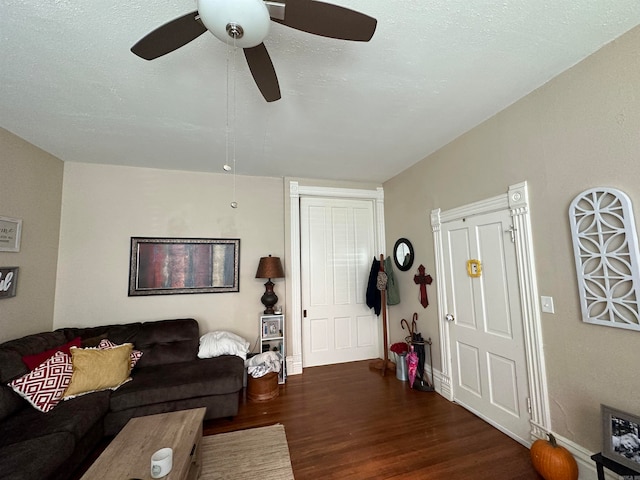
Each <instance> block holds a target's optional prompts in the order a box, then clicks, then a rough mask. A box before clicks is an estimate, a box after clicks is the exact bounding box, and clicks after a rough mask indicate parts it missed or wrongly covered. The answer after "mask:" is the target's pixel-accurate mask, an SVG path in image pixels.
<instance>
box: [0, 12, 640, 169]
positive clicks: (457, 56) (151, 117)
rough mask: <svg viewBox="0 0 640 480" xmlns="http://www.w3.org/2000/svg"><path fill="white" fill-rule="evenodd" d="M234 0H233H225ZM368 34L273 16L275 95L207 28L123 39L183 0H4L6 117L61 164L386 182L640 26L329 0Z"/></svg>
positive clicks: (595, 17) (592, 15) (627, 16)
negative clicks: (317, 29)
mask: <svg viewBox="0 0 640 480" xmlns="http://www.w3.org/2000/svg"><path fill="white" fill-rule="evenodd" d="M230 1H232V0H230ZM333 3H336V4H339V5H342V6H345V7H348V8H352V9H354V10H359V11H361V12H363V13H366V14H367V15H370V16H372V17H375V18H377V20H378V28H377V30H376V33H375V34H374V36H373V39H372V40H371V41H370V42H368V43H359V42H347V41H341V40H333V39H327V38H322V37H317V36H314V35H310V34H307V33H303V32H299V31H296V30H292V29H290V28H287V27H285V26H282V25H279V24H276V23H274V22H271V30H270V33H269V35H268V37H267V38H266V40H265V42H264V43H265V45H266V46H267V49H268V50H269V53H270V55H271V59H272V61H273V64H274V66H275V69H276V72H277V74H278V79H279V82H280V89H281V91H282V99H281V100H279V101H277V102H273V103H266V102H265V101H264V99H263V98H262V96H261V95H260V93H259V91H258V89H257V88H256V86H255V84H254V83H253V80H252V78H251V75H250V73H249V69H248V68H247V65H246V63H245V60H244V56H243V55H242V52H239V53H238V55H237V58H236V62H235V78H236V80H235V84H236V92H235V95H231V102H230V105H231V107H230V109H229V110H230V114H229V118H230V121H229V122H228V121H227V73H226V65H227V58H228V57H229V59H230V60H229V62H230V65H231V72H232V73H233V71H234V67H233V65H234V60H233V59H234V55H233V52H231V53H229V51H228V49H227V46H226V45H225V44H223V43H222V42H220V41H219V40H217V39H216V38H215V37H213V36H212V35H211V34H209V33H205V34H204V35H202V36H201V37H199V38H198V39H197V40H195V41H193V42H191V43H190V44H188V45H186V46H184V47H182V48H180V49H178V50H176V51H175V52H172V53H170V54H168V55H166V56H164V57H161V58H159V59H156V60H153V61H151V62H148V61H146V60H142V59H140V58H138V57H137V56H135V55H133V54H132V53H131V52H130V51H129V49H130V47H131V46H132V45H133V44H134V43H135V42H137V41H138V40H139V39H140V38H141V37H143V36H144V35H146V34H147V33H148V32H150V31H151V30H153V29H154V28H156V27H158V26H160V25H161V24H163V23H166V22H167V21H169V20H172V19H173V18H175V17H178V16H180V15H183V14H185V13H187V12H189V11H193V10H195V9H196V6H195V2H194V1H191V0H154V1H151V0H127V1H126V2H125V1H121V2H118V1H106V0H100V1H86V0H84V1H81V0H55V1H52V0H3V1H2V2H0V41H1V42H2V46H1V47H0V127H3V128H5V129H7V130H9V131H11V132H13V133H15V134H16V135H18V136H20V137H22V138H24V139H25V140H27V141H29V142H31V143H33V144H35V145H37V146H38V147H40V148H42V149H44V150H46V151H48V152H50V153H52V154H53V155H55V156H57V157H59V158H60V159H62V160H65V161H74V162H96V163H105V164H118V165H133V166H143V167H155V168H168V169H176V170H193V171H205V172H222V165H223V164H224V163H225V158H226V150H227V149H226V145H227V142H226V141H225V138H226V137H227V136H226V134H225V132H226V131H227V129H226V125H227V123H230V124H232V125H233V123H234V122H233V112H234V111H235V112H236V122H235V125H236V127H235V129H233V130H232V131H231V133H230V134H229V136H228V138H229V141H228V144H229V151H230V153H229V155H230V158H231V157H232V156H233V151H234V149H235V152H236V155H235V156H236V160H237V162H236V166H237V172H238V173H239V174H246V175H260V176H298V177H309V178H326V179H348V180H360V181H372V182H382V181H385V180H387V179H389V178H391V177H393V176H394V175H396V174H397V173H399V172H401V171H402V170H404V169H405V168H407V167H409V166H410V165H412V164H414V163H416V162H417V161H419V160H421V159H422V158H424V157H425V156H427V155H428V154H430V153H432V152H434V151H435V150H437V149H438V148H440V147H442V146H443V145H445V144H446V143H448V142H450V141H451V140H453V139H454V138H456V137H457V136H459V135H460V134H462V133H464V132H465V131H467V130H469V129H471V128H472V127H474V126H475V125H477V124H478V123H480V122H482V121H483V120H485V119H487V118H489V117H490V116H492V115H494V114H495V113H497V112H499V111H500V110H502V109H503V108H505V107H507V106H508V105H510V104H511V103H513V102H515V101H516V100H518V99H519V98H521V97H523V96H524V95H526V94H527V93H529V92H531V91H532V90H534V89H535V88H537V87H539V86H541V85H542V84H544V83H545V82H547V81H548V80H549V79H551V78H553V77H554V76H556V75H557V74H559V73H560V72H562V71H563V70H566V69H567V68H569V67H571V66H572V65H574V64H576V63H577V62H579V61H580V60H581V59H583V58H585V57H586V56H588V55H589V54H591V53H593V52H594V51H596V50H597V49H599V48H600V47H601V46H603V45H604V44H606V43H608V42H609V41H611V40H613V39H614V38H616V37H618V36H619V35H621V34H622V33H624V32H626V31H627V30H629V29H631V28H633V27H634V26H636V25H638V24H639V23H640V2H638V0H562V1H558V0H554V1H551V0H546V1H543V0H502V1H489V0H431V1H426V0H339V1H335V2H333Z"/></svg>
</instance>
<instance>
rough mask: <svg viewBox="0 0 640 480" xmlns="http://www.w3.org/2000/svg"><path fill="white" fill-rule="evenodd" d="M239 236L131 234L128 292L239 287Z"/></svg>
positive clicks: (234, 289)
mask: <svg viewBox="0 0 640 480" xmlns="http://www.w3.org/2000/svg"><path fill="white" fill-rule="evenodd" d="M239 273H240V239H239V238H155V237H131V255H130V261H129V296H130V297H131V296H145V295H176V294H192V293H227V292H239V291H240V275H239Z"/></svg>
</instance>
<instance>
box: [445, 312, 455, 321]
mask: <svg viewBox="0 0 640 480" xmlns="http://www.w3.org/2000/svg"><path fill="white" fill-rule="evenodd" d="M444 319H445V320H446V321H447V322H453V321H454V320H455V318H454V316H453V315H452V314H450V313H447V314H446V315H445V316H444Z"/></svg>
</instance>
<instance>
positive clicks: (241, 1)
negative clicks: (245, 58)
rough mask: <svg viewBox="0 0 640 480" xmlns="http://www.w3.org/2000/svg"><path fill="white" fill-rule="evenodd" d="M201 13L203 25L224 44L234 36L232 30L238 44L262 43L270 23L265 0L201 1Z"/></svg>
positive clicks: (252, 44)
mask: <svg viewBox="0 0 640 480" xmlns="http://www.w3.org/2000/svg"><path fill="white" fill-rule="evenodd" d="M198 14H199V15H200V20H202V23H204V26H205V27H207V29H208V30H209V31H211V33H213V34H214V35H215V36H216V37H217V38H218V39H220V40H222V41H223V42H225V43H229V42H230V41H231V39H232V38H233V37H234V35H231V34H230V33H229V32H230V30H232V31H233V32H235V37H236V40H235V45H236V46H238V47H241V48H249V47H255V46H256V45H259V44H261V43H262V41H263V40H264V39H265V37H266V36H267V34H268V33H269V25H270V24H271V17H270V16H269V11H268V10H267V7H266V5H265V4H264V2H263V1H262V0H232V1H229V0H198ZM238 27H239V28H238ZM238 32H241V33H240V34H238Z"/></svg>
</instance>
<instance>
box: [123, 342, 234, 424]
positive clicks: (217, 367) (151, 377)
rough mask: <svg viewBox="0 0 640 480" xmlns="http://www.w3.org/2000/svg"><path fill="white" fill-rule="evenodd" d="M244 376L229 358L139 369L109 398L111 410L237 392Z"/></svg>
mask: <svg viewBox="0 0 640 480" xmlns="http://www.w3.org/2000/svg"><path fill="white" fill-rule="evenodd" d="M143 359H144V357H143ZM243 375H244V362H243V361H242V359H241V358H240V357H236V356H232V355H223V356H220V357H216V358H205V359H200V360H195V361H193V362H182V363H175V364H172V365H155V366H152V367H145V368H140V369H139V370H137V371H134V372H133V374H132V377H133V381H132V382H130V383H128V384H126V385H123V386H122V387H121V388H120V389H119V390H117V391H115V392H113V393H112V394H111V410H112V411H114V412H117V411H121V410H126V409H129V408H135V407H139V406H141V405H151V404H155V403H163V402H172V401H176V400H183V399H187V398H196V397H205V396H208V395H224V394H228V393H234V392H238V391H239V390H241V389H242V379H243Z"/></svg>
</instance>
